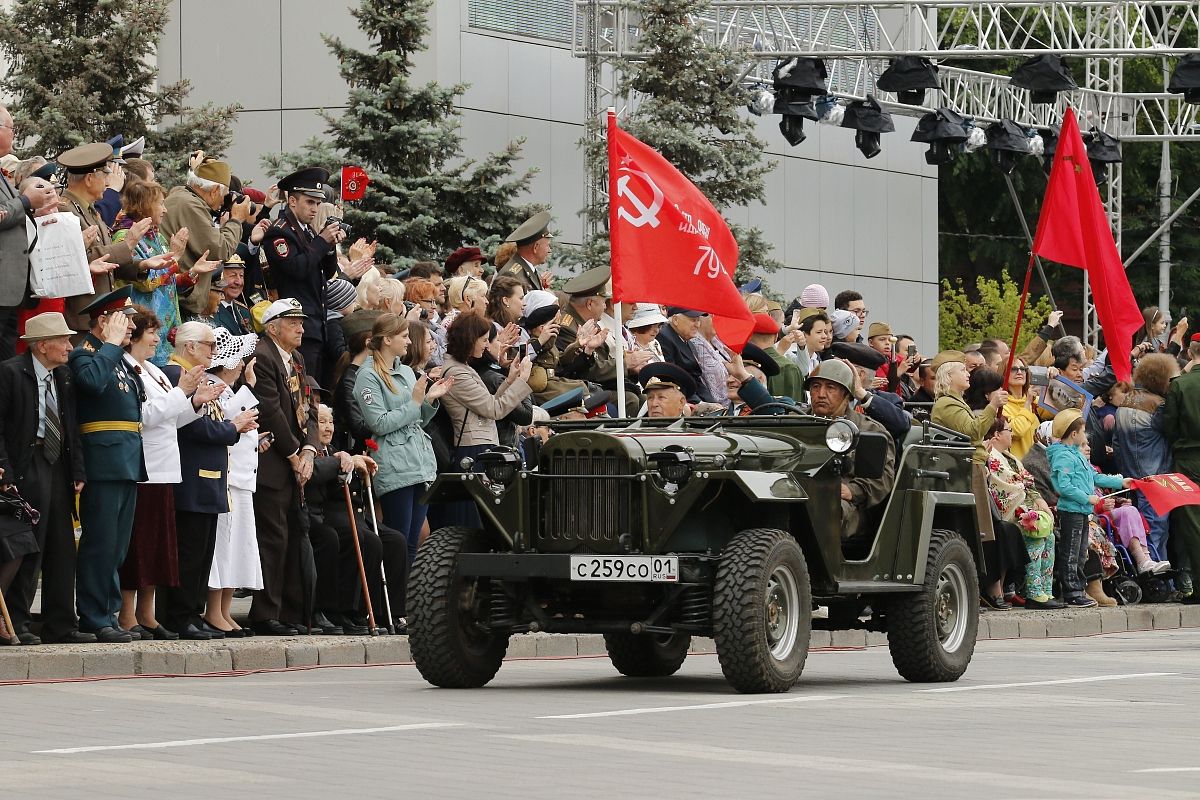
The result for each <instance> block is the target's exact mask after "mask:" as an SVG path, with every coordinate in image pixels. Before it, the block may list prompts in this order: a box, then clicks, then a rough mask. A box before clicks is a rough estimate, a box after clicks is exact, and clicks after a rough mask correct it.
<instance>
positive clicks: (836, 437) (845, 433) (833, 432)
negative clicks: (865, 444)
mask: <svg viewBox="0 0 1200 800" xmlns="http://www.w3.org/2000/svg"><path fill="white" fill-rule="evenodd" d="M857 441H858V426H857V425H855V424H854V423H853V422H851V421H850V420H848V419H835V420H834V421H833V422H831V423H829V427H828V428H826V429H825V446H826V447H828V448H829V449H830V450H831V451H833V452H835V453H839V454H840V453H848V452H850V451H851V450H852V449H854V445H855V443H856V442H857Z"/></svg>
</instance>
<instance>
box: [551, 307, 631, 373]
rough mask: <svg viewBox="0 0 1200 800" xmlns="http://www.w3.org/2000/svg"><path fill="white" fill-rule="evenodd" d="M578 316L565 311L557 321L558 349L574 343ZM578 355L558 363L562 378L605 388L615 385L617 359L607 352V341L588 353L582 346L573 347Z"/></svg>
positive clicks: (577, 329)
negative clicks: (595, 384)
mask: <svg viewBox="0 0 1200 800" xmlns="http://www.w3.org/2000/svg"><path fill="white" fill-rule="evenodd" d="M579 324H580V323H579V317H577V316H575V314H573V313H572V312H571V311H569V310H568V311H565V312H563V314H562V315H561V316H560V317H559V321H558V342H557V344H558V349H559V352H562V353H565V352H567V350H568V349H569V348H570V347H571V346H572V345H574V344H575V342H576V339H577V338H578V332H579ZM575 349H576V350H577V351H578V352H579V355H578V356H577V357H575V358H574V359H571V360H570V361H568V362H567V363H560V364H559V365H558V370H557V374H558V376H559V377H562V378H579V379H582V380H586V381H590V382H591V383H598V384H600V385H601V386H604V387H606V388H610V389H611V388H614V387H616V385H617V361H616V359H615V358H614V357H613V356H612V354H611V353H610V352H609V349H608V343H607V342H605V343H604V344H602V345H600V346H599V347H597V348H596V349H595V350H593V351H592V353H591V355H588V354H587V353H586V352H584V351H583V349H582V348H578V347H576V348H575Z"/></svg>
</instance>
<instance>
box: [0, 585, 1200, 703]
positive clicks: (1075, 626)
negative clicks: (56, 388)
mask: <svg viewBox="0 0 1200 800" xmlns="http://www.w3.org/2000/svg"><path fill="white" fill-rule="evenodd" d="M1180 628H1200V606H1182V605H1176V604H1165V603H1164V604H1154V605H1137V606H1124V607H1119V608H1100V609H1063V610H1055V611H1019V610H1013V611H989V612H987V613H984V614H981V615H980V617H979V637H978V638H979V640H988V639H993V640H995V639H1054V638H1074V637H1082V636H1096V635H1100V634H1108V633H1123V632H1126V631H1151V630H1176V629H1180ZM885 644H887V636H886V635H885V634H883V633H879V632H877V631H865V630H844V631H821V630H815V631H813V632H812V638H811V640H810V642H809V648H810V649H813V650H819V649H838V648H862V647H873V646H878V645H885ZM714 649H715V648H714V645H713V641H712V639H708V638H702V637H696V638H693V640H692V646H691V651H692V652H694V653H701V652H703V653H711V652H713V651H714ZM602 655H605V650H604V637H603V636H601V635H599V634H545V633H531V634H523V635H519V636H514V637H513V638H512V640H511V641H510V643H509V646H508V656H507V658H509V659H524V658H572V657H579V656H602ZM411 661H412V652H411V651H410V650H409V646H408V637H407V636H383V637H367V636H354V637H349V636H311V637H310V636H299V637H282V638H266V637H262V638H254V639H249V640H244V639H239V640H232V641H220V642H132V643H130V644H111V645H105V644H63V645H57V644H49V645H38V646H34V647H0V683H4V682H22V681H30V680H33V681H51V680H79V679H85V680H86V679H89V678H108V677H132V676H180V675H230V674H243V673H247V672H255V671H263V670H282V669H292V668H308V667H323V666H364V665H382V664H397V663H408V662H411Z"/></svg>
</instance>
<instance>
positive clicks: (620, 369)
mask: <svg viewBox="0 0 1200 800" xmlns="http://www.w3.org/2000/svg"><path fill="white" fill-rule="evenodd" d="M605 113H606V114H607V115H608V131H609V133H612V131H613V130H615V129H616V127H617V109H616V108H614V107H613V106H609V107H608V110H607V111H606V112H605ZM607 141H608V188H609V192H608V202H609V211H608V213H609V224H608V235H609V237H610V238H609V267H610V269H611V266H612V246H611V245H612V240H611V237H612V236H613V234H614V233H615V232H616V226H614V225H613V224H612V223H613V220H612V183H613V177H612V168H613V159H612V136H609V137H608V140H607ZM613 317H614V320H613V321H614V322H616V324H617V325H618V326H619V325H621V324H623V323H622V322H621V317H622V313H621V302H620V301H617V302H615V303H613ZM613 335H614V336H616V338H617V340H618V344H617V352H616V357H617V383H616V386H615V391H616V393H617V418H618V419H625V337H624V336H623V335H622V334H621V332H620V331H619V330H616V331H613Z"/></svg>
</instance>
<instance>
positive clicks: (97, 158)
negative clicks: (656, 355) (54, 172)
mask: <svg viewBox="0 0 1200 800" xmlns="http://www.w3.org/2000/svg"><path fill="white" fill-rule="evenodd" d="M112 160H113V149H112V145H109V144H107V143H105V142H93V143H91V144H81V145H79V147H72V148H71V149H70V150H67V151H66V152H65V153H61V154H60V155H59V157H58V165H59V166H60V167H63V168H65V169H66V170H67V172H70V173H71V174H72V175H86V174H88V173H89V172H95V171H96V170H98V169H100V168H101V167H103V166H104V165H105V164H107V163H108V162H109V161H112Z"/></svg>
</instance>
